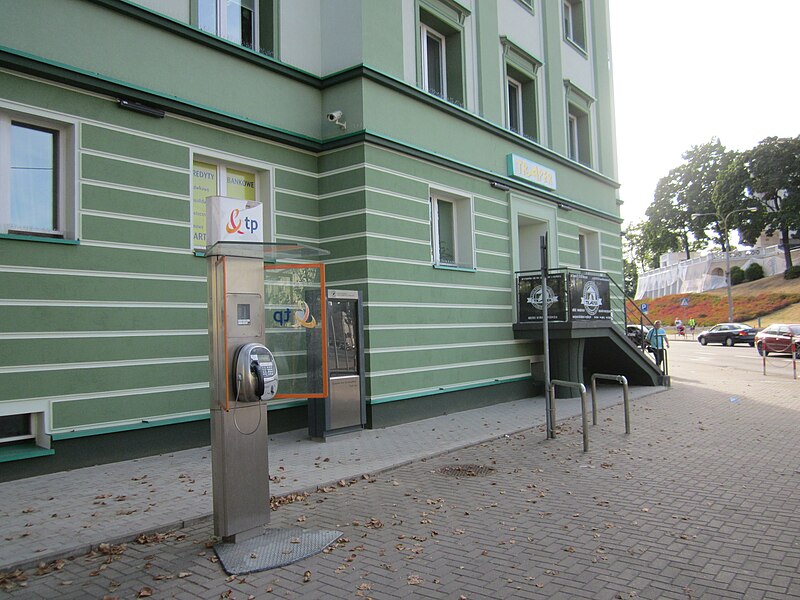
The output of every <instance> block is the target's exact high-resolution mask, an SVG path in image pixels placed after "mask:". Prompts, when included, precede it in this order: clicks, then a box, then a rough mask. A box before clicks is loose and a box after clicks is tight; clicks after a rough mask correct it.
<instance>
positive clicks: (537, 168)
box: [508, 154, 556, 190]
mask: <svg viewBox="0 0 800 600" xmlns="http://www.w3.org/2000/svg"><path fill="white" fill-rule="evenodd" d="M508 174H509V175H510V176H511V177H516V178H518V179H524V180H525V181H529V182H531V183H535V184H536V185H540V186H542V187H546V188H548V189H550V190H554V189H556V172H555V171H554V170H553V169H548V168H547V167H545V166H543V165H540V164H539V163H535V162H533V161H532V160H528V159H527V158H522V157H521V156H518V155H516V154H509V155H508Z"/></svg>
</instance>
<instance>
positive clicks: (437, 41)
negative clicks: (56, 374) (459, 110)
mask: <svg viewBox="0 0 800 600" xmlns="http://www.w3.org/2000/svg"><path fill="white" fill-rule="evenodd" d="M421 31H422V87H423V88H425V91H427V92H429V93H431V94H433V95H434V96H439V97H440V98H447V78H446V73H447V67H446V62H445V60H446V56H447V49H446V47H445V43H444V42H445V40H444V36H443V35H441V34H439V32H437V31H436V30H435V29H431V28H430V27H428V26H427V25H422V26H421Z"/></svg>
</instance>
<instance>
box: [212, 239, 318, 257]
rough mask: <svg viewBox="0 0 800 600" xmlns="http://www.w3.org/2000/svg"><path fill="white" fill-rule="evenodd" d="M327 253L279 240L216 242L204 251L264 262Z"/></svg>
mask: <svg viewBox="0 0 800 600" xmlns="http://www.w3.org/2000/svg"><path fill="white" fill-rule="evenodd" d="M328 254H330V252H328V251H327V250H323V249H322V248H316V247H314V246H307V245H305V244H297V243H279V242H217V243H216V244H214V245H213V246H210V247H208V248H206V252H205V255H206V256H238V257H242V258H260V257H263V259H264V261H265V262H275V261H277V260H296V259H312V258H320V257H322V256H327V255H328Z"/></svg>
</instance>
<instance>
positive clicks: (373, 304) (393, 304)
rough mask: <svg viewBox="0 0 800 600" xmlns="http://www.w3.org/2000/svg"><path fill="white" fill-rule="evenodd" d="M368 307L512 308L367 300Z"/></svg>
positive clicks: (504, 306)
mask: <svg viewBox="0 0 800 600" xmlns="http://www.w3.org/2000/svg"><path fill="white" fill-rule="evenodd" d="M364 306H366V307H367V308H427V309H437V308H438V309H445V308H463V309H470V308H478V309H481V310H511V305H510V304H446V305H445V304H430V303H424V302H365V303H364ZM498 325H502V324H498Z"/></svg>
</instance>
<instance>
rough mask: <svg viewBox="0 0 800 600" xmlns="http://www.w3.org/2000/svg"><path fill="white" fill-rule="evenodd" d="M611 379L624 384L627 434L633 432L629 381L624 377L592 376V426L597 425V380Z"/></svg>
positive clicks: (623, 402)
mask: <svg viewBox="0 0 800 600" xmlns="http://www.w3.org/2000/svg"><path fill="white" fill-rule="evenodd" d="M598 379H610V380H611V381H616V382H617V383H621V384H622V405H623V407H624V408H625V433H630V432H631V402H630V396H629V394H628V379H627V378H626V377H625V376H624V375H605V374H604V373H595V374H593V375H592V425H597V380H598Z"/></svg>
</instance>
